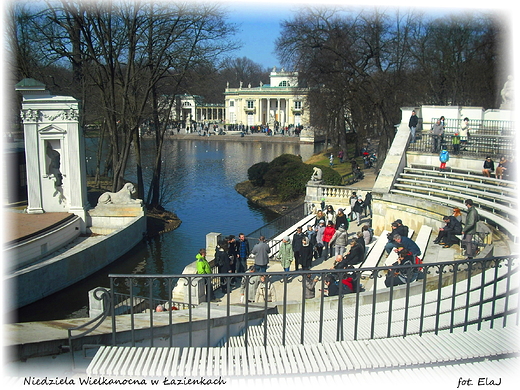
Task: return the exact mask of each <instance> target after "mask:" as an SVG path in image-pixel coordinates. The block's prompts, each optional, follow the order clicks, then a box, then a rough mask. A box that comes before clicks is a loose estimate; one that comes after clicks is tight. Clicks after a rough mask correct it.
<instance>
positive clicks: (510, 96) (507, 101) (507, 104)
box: [500, 75, 515, 110]
mask: <svg viewBox="0 0 520 390" xmlns="http://www.w3.org/2000/svg"><path fill="white" fill-rule="evenodd" d="M500 95H501V96H502V104H501V105H500V108H501V109H505V110H510V109H513V103H514V99H515V87H514V80H513V76H511V75H509V76H507V81H506V82H505V84H504V88H502V90H501V91H500Z"/></svg>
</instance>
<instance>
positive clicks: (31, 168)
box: [22, 109, 43, 214]
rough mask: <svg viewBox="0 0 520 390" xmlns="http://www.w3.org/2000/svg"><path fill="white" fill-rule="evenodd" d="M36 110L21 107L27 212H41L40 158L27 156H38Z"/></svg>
mask: <svg viewBox="0 0 520 390" xmlns="http://www.w3.org/2000/svg"><path fill="white" fill-rule="evenodd" d="M38 115H39V113H38V111H35V110H31V109H26V110H23V109H22V122H23V127H24V141H25V155H26V170H27V191H28V194H27V195H28V200H27V213H28V214H41V213H43V202H42V187H41V180H40V174H39V172H40V159H39V158H28V157H29V156H38V130H37V129H38V124H37V121H38Z"/></svg>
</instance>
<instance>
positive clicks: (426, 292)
mask: <svg viewBox="0 0 520 390" xmlns="http://www.w3.org/2000/svg"><path fill="white" fill-rule="evenodd" d="M517 263H518V257H517V256H503V257H491V258H486V259H472V260H458V261H449V262H441V263H431V264H418V265H413V266H410V267H403V266H393V267H371V268H368V267H367V268H359V269H350V270H330V269H323V270H312V271H299V272H268V273H266V274H265V276H266V278H267V281H268V283H271V284H273V286H274V288H275V289H276V290H277V291H276V292H277V294H276V295H277V301H276V302H267V301H265V302H249V301H250V300H251V297H250V294H249V289H247V288H246V289H245V290H244V294H245V297H244V298H245V299H243V300H242V302H241V301H240V300H239V299H238V297H237V295H238V294H232V293H231V290H232V288H231V281H232V278H240V277H241V278H244V284H245V285H246V286H247V285H248V284H250V283H253V282H255V283H256V281H254V278H255V277H258V275H262V274H255V273H252V274H251V273H245V274H234V275H232V276H231V275H229V274H217V275H114V274H112V275H109V278H110V282H111V283H110V285H111V290H110V291H107V290H104V289H98V290H96V291H97V292H99V293H100V294H96V297H97V299H102V300H104V301H105V303H106V306H105V311H104V312H103V313H102V314H101V315H100V316H98V317H97V318H96V319H93V320H92V321H89V323H87V324H85V325H84V326H82V327H77V328H74V329H71V330H69V340H70V342H71V350H72V341H73V340H76V339H78V338H80V337H84V336H85V335H86V334H88V333H90V332H91V331H92V330H93V329H95V328H96V327H98V326H99V325H100V324H101V323H102V322H103V321H107V320H108V319H107V318H108V317H109V316H110V317H111V318H110V321H111V327H112V336H111V344H112V345H117V344H118V343H120V342H121V341H120V340H119V334H120V332H123V331H124V332H126V333H128V332H130V335H131V337H130V340H128V341H129V342H130V344H132V345H135V344H136V343H137V342H139V343H141V344H143V343H145V344H146V343H147V344H149V345H150V346H154V339H156V338H159V337H162V338H167V339H168V343H169V345H170V346H174V345H188V346H214V345H215V341H214V340H213V341H211V340H212V338H211V336H212V332H214V331H216V328H215V327H216V326H220V327H222V329H221V333H222V334H225V336H224V339H225V340H228V339H229V338H230V337H232V336H235V335H236V328H237V326H238V327H239V328H241V329H242V334H244V335H245V345H246V346H247V345H248V329H250V328H251V327H252V326H257V323H258V319H259V318H260V319H263V324H262V325H261V326H262V330H261V332H262V333H263V340H264V341H263V344H264V345H266V344H267V340H268V336H269V332H272V330H270V328H269V327H268V326H267V318H268V314H271V313H277V315H278V316H281V317H282V319H281V320H280V322H281V324H282V325H280V327H279V328H277V330H276V333H277V334H279V339H278V340H279V342H281V344H282V345H285V343H286V340H287V337H288V336H287V335H288V332H290V331H291V330H290V329H292V328H293V326H292V327H289V326H288V321H289V318H290V316H294V315H296V316H297V317H298V323H299V324H300V327H301V328H300V334H299V335H298V336H299V339H300V342H301V343H306V342H307V340H308V339H310V338H312V339H316V338H317V341H318V342H323V341H324V338H327V339H330V337H331V333H335V334H334V335H333V336H334V339H335V340H336V341H342V340H347V339H353V340H356V339H365V338H381V337H395V336H402V337H404V336H406V335H408V334H419V335H421V334H423V333H430V332H434V333H437V332H439V331H440V330H448V331H450V332H452V331H453V330H454V329H455V328H463V329H464V330H466V329H467V328H468V327H469V326H476V327H478V329H480V328H481V327H483V326H489V327H494V326H505V325H506V323H507V322H509V321H512V322H514V323H516V324H518V322H519V315H518V291H519V287H520V285H519V278H518V267H517ZM390 268H392V269H393V270H394V271H399V270H401V272H405V273H408V276H409V277H411V276H412V274H413V273H415V272H418V271H420V274H419V275H420V276H419V278H418V279H417V280H415V278H413V279H414V280H415V281H413V282H410V283H406V284H403V285H400V286H390V287H386V286H385V283H384V278H386V277H387V273H388V272H389V269H390ZM367 271H368V272H369V273H370V275H371V276H370V277H369V278H368V279H366V278H365V279H363V278H362V273H364V272H365V273H366V272H367ZM391 272H393V271H391ZM309 274H310V275H313V277H317V278H318V280H319V281H318V282H317V284H316V296H315V298H312V299H305V292H306V291H305V283H304V280H305V279H306V278H307V276H308V275H309ZM328 275H334V276H335V277H336V278H337V279H338V280H341V279H345V278H346V277H353V278H354V280H355V281H356V282H355V283H354V285H355V286H358V288H355V290H356V292H353V293H344V292H343V291H341V290H340V292H339V295H338V296H334V297H327V296H325V294H324V290H325V288H326V284H325V280H326V278H327V276H328ZM216 276H217V277H219V278H224V279H225V281H226V284H227V287H228V289H227V291H228V292H227V293H226V295H225V297H224V298H222V300H223V301H225V302H224V303H221V304H220V305H219V306H217V305H215V304H207V305H203V306H201V307H195V306H194V305H191V304H190V303H191V301H190V300H191V298H190V297H191V296H192V291H194V289H198V288H204V289H205V291H206V293H207V295H206V296H208V295H211V287H210V286H211V278H212V277H216ZM422 276H424V277H422ZM409 280H410V278H409ZM179 283H182V284H183V285H184V286H185V288H186V289H187V291H188V293H187V295H186V296H187V297H188V302H187V304H188V305H187V308H186V309H184V310H178V311H176V310H168V311H167V312H164V313H157V312H155V311H154V310H153V309H154V308H153V307H151V308H150V310H148V312H147V313H136V312H133V311H131V312H130V313H129V314H127V315H122V316H117V321H116V316H115V315H114V306H115V303H116V302H115V295H116V293H122V294H127V295H128V296H129V297H133V296H135V295H143V293H144V292H145V291H146V292H147V299H148V300H149V301H150V302H155V301H156V300H157V299H162V302H163V304H164V307H166V308H171V307H172V306H173V300H172V293H171V292H172V290H173V288H174V286H175V285H176V284H179ZM363 288H366V290H367V291H363ZM368 290H370V291H368ZM263 291H267V289H264V290H263ZM295 297H299V298H297V299H295ZM304 302H305V304H303V303H304ZM295 312H296V313H298V314H294V313H295ZM195 313H196V315H195ZM223 313H224V314H223ZM316 313H319V315H316ZM253 314H254V315H253ZM179 316H182V317H183V318H185V319H184V320H183V321H184V323H186V321H187V322H188V323H189V326H188V327H184V328H183V331H182V332H180V331H179V330H178V329H177V328H176V327H178V326H179V323H180V322H183V321H180V319H179ZM310 317H312V318H314V320H313V321H314V325H313V327H312V329H313V330H309V329H310V328H309V329H307V325H305V326H304V324H305V323H306V321H307V319H308V318H310ZM217 318H218V320H217ZM237 318H238V320H237ZM316 318H319V320H316ZM137 320H138V321H139V325H138V326H137V325H136V323H137ZM237 321H238V322H237ZM123 323H124V325H122V324H123ZM196 323H199V325H197V326H194V324H196ZM237 324H238V325H237ZM331 324H333V325H331ZM87 325H88V326H90V325H92V327H91V328H89V329H88V330H84V331H82V332H81V333H79V334H77V335H75V336H71V332H72V331H73V330H74V331H80V330H81V329H86V328H87ZM331 326H332V327H333V328H334V330H335V332H332V331H331ZM80 328H81V329H80ZM137 331H139V332H141V333H140V334H139V336H136V332H137ZM143 332H144V333H143ZM195 332H198V333H197V334H198V337H197V340H196V341H195V337H194V334H195ZM200 332H202V333H203V334H205V337H202V338H201V337H200V334H201V333H200ZM306 332H307V333H306ZM202 339H204V340H202ZM269 339H271V337H269ZM201 344H202V345H201Z"/></svg>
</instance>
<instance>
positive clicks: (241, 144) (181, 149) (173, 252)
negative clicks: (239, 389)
mask: <svg viewBox="0 0 520 390" xmlns="http://www.w3.org/2000/svg"><path fill="white" fill-rule="evenodd" d="M266 138H267V137H266ZM95 141H96V140H93V139H88V140H87V169H88V172H93V171H94V169H95V167H94V166H93V161H94V159H95V154H96V144H95ZM142 146H143V156H144V158H143V166H144V168H145V176H146V175H148V176H149V175H150V174H151V172H150V170H151V169H150V167H151V161H152V158H153V156H152V154H151V153H150V150H151V148H152V147H153V144H152V141H151V140H144V141H143V143H142ZM316 148H319V146H316ZM164 150H165V152H164V156H163V159H164V176H165V181H166V185H165V194H164V196H165V199H168V202H167V203H165V208H166V209H168V210H171V211H173V212H175V213H176V214H177V215H178V216H179V218H180V219H181V220H182V224H181V225H180V227H179V228H178V229H176V230H174V231H172V232H169V233H165V234H163V235H160V236H158V237H155V238H152V239H149V240H145V241H143V242H141V243H140V244H139V245H137V246H136V247H135V248H133V249H132V250H131V251H130V252H129V253H127V254H126V255H124V256H122V258H120V259H119V260H118V261H116V262H115V263H113V264H112V265H110V266H109V267H107V268H105V269H103V270H101V271H100V272H98V273H96V274H95V275H93V276H92V277H89V278H88V279H86V280H84V281H82V282H80V283H78V284H76V285H75V286H73V287H71V288H69V289H66V290H64V291H61V292H59V293H57V294H54V295H53V296H51V297H48V298H46V299H44V300H42V301H39V302H37V303H35V304H33V305H29V306H27V307H25V308H22V309H21V310H20V311H19V320H20V321H33V320H51V319H60V318H68V317H71V316H83V315H85V313H86V308H87V306H88V296H87V292H88V291H89V290H91V289H94V288H96V287H99V286H103V287H105V286H108V278H107V275H108V274H110V273H135V274H180V273H182V271H183V269H184V267H185V266H186V264H188V263H190V262H192V261H194V260H195V255H196V253H197V252H198V250H199V248H202V247H205V242H206V241H205V240H206V234H207V233H210V232H219V233H223V234H225V235H228V234H235V235H238V233H240V232H243V233H245V234H248V233H250V232H252V231H254V230H256V229H257V228H259V227H261V226H262V225H264V224H266V223H268V222H270V221H272V220H273V219H274V218H276V217H277V215H276V214H274V213H272V212H268V211H265V210H262V209H260V208H258V207H256V206H255V205H253V204H251V203H250V202H248V201H247V199H245V198H244V197H243V196H241V195H240V194H238V193H237V192H236V191H235V189H234V187H235V185H236V183H238V182H242V181H244V180H247V170H248V168H249V167H250V166H251V165H253V164H255V163H258V162H261V161H267V162H269V161H271V160H273V159H274V158H275V157H277V156H279V155H281V154H284V153H291V154H296V155H301V156H302V158H303V159H304V161H305V160H306V159H308V158H309V157H310V156H311V155H312V154H313V153H314V152H315V146H314V145H308V144H305V145H301V144H298V143H276V142H269V141H267V140H266V141H265V142H258V141H233V142H229V141H228V142H226V141H217V140H208V139H204V138H201V139H200V140H175V139H169V140H166V142H165V148H164ZM128 166H129V167H132V166H134V164H133V162H132V161H131V162H130V163H129V164H128ZM125 177H127V178H128V179H129V180H134V179H135V176H133V175H132V174H131V172H127V175H126V176H125ZM56 302H59V305H56Z"/></svg>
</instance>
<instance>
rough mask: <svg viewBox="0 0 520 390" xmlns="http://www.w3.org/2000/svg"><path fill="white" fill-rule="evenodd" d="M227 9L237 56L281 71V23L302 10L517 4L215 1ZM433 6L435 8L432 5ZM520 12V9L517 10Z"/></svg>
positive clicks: (503, 5)
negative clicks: (235, 29)
mask: <svg viewBox="0 0 520 390" xmlns="http://www.w3.org/2000/svg"><path fill="white" fill-rule="evenodd" d="M214 1H217V2H220V3H222V4H223V5H224V6H225V7H227V9H228V11H229V13H228V17H229V18H228V21H229V22H231V23H235V24H237V25H238V27H239V33H238V34H237V36H236V38H237V39H238V40H240V41H241V42H243V47H242V48H241V49H240V50H238V51H237V52H236V53H234V55H235V56H236V57H247V58H249V59H250V60H252V61H253V62H255V63H258V64H260V65H262V66H263V67H264V68H270V69H272V67H273V66H276V67H280V63H279V60H278V59H277V57H276V55H275V53H274V50H275V41H276V39H277V38H278V37H279V36H280V32H281V27H280V23H281V22H282V21H283V20H290V19H292V18H293V16H294V15H295V13H296V11H297V10H298V8H301V7H302V6H317V5H320V6H321V5H326V6H334V5H363V6H364V7H371V6H378V7H382V8H387V7H396V6H400V7H419V8H421V9H423V10H425V11H426V12H427V13H431V14H432V15H437V14H438V15H439V16H440V15H443V14H447V13H451V12H460V11H461V10H467V9H482V10H484V9H486V10H497V9H502V10H508V12H509V11H511V12H513V11H514V12H515V13H516V12H518V11H517V10H513V9H512V7H513V6H512V4H513V2H511V1H502V0H494V1H491V0H473V1H467V0H462V1H461V0H459V1H457V2H454V1H453V0H451V1H450V0H436V1H434V2H432V1H424V0H415V1H409V0H393V1H385V0H379V1H377V0H364V1H362V2H361V1H360V0H322V1H319V0H264V1H261V2H260V1H258V0H242V1H237V0H214ZM432 4H433V5H432ZM514 8H519V7H514Z"/></svg>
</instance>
